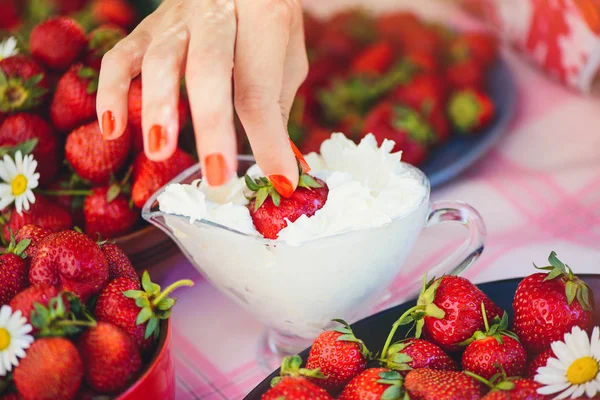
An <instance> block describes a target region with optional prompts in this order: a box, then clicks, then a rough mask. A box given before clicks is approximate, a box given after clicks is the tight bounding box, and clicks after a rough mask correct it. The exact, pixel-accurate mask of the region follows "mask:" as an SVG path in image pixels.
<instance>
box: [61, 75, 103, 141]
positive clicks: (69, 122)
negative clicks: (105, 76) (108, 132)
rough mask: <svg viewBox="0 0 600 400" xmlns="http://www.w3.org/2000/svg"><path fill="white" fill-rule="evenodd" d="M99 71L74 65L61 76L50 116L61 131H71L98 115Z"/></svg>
mask: <svg viewBox="0 0 600 400" xmlns="http://www.w3.org/2000/svg"><path fill="white" fill-rule="evenodd" d="M97 89H98V71H96V70H95V69H93V68H90V67H84V66H83V65H82V64H76V65H73V66H72V67H71V68H69V70H68V71H67V72H66V73H65V74H64V75H63V76H62V78H60V80H59V81H58V85H57V86H56V90H55V92H54V97H53V98H52V103H51V104H50V117H51V118H52V123H53V124H54V126H55V127H56V128H57V129H58V130H59V131H61V132H68V131H71V130H73V129H75V128H77V127H78V126H80V125H82V124H85V123H87V122H90V121H92V120H94V118H95V117H96V90H97Z"/></svg>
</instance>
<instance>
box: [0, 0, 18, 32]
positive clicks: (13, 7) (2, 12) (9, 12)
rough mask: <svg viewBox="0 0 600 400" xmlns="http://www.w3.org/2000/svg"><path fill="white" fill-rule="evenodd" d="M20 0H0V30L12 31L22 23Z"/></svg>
mask: <svg viewBox="0 0 600 400" xmlns="http://www.w3.org/2000/svg"><path fill="white" fill-rule="evenodd" d="M21 7H22V3H21V0H4V1H1V2H0V30H3V31H13V30H16V29H18V28H19V26H20V25H21V24H22V22H23V21H22V20H21V16H22V12H21Z"/></svg>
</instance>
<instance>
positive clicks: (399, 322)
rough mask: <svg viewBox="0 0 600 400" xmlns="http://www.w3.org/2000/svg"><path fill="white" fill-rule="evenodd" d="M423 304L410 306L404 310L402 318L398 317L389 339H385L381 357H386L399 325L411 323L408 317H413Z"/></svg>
mask: <svg viewBox="0 0 600 400" xmlns="http://www.w3.org/2000/svg"><path fill="white" fill-rule="evenodd" d="M421 308H422V307H421V306H414V307H412V308H409V309H408V310H406V311H405V312H404V314H402V315H401V316H400V318H398V320H397V321H396V322H394V324H393V325H392V330H391V331H390V333H389V335H388V337H387V339H386V340H385V344H384V345H383V350H382V351H381V358H382V359H385V358H386V356H387V351H388V349H389V347H390V345H391V344H392V339H393V338H394V335H395V334H396V331H397V330H398V327H400V325H405V324H407V323H410V319H408V318H407V317H411V319H412V316H411V315H412V314H413V313H414V312H415V311H417V310H419V309H421ZM405 320H407V322H404V321H405Z"/></svg>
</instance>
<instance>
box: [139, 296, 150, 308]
mask: <svg viewBox="0 0 600 400" xmlns="http://www.w3.org/2000/svg"><path fill="white" fill-rule="evenodd" d="M135 305H136V306H138V307H139V308H143V307H150V300H148V298H147V297H145V296H141V297H138V298H137V299H135Z"/></svg>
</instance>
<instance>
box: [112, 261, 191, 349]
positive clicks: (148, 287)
mask: <svg viewBox="0 0 600 400" xmlns="http://www.w3.org/2000/svg"><path fill="white" fill-rule="evenodd" d="M181 286H194V282H192V281H191V280H189V279H182V280H179V281H177V282H174V283H172V284H171V285H169V286H167V287H166V288H165V289H164V290H162V291H161V288H160V285H158V284H156V283H154V282H152V281H151V280H150V274H149V273H148V271H144V273H143V274H142V289H143V290H126V291H125V292H123V295H124V296H125V297H127V298H130V299H133V300H135V304H136V305H137V306H138V307H139V308H140V312H139V313H138V315H137V318H136V324H137V325H142V324H146V330H145V332H144V338H145V339H148V338H149V337H150V336H152V335H154V338H155V339H156V338H158V335H159V333H160V326H159V325H160V324H159V322H160V320H165V319H168V318H169V317H170V316H171V309H172V308H173V306H174V305H175V303H176V302H177V299H176V298H173V297H169V295H170V294H171V293H172V292H173V291H174V290H175V289H177V288H179V287H181Z"/></svg>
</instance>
